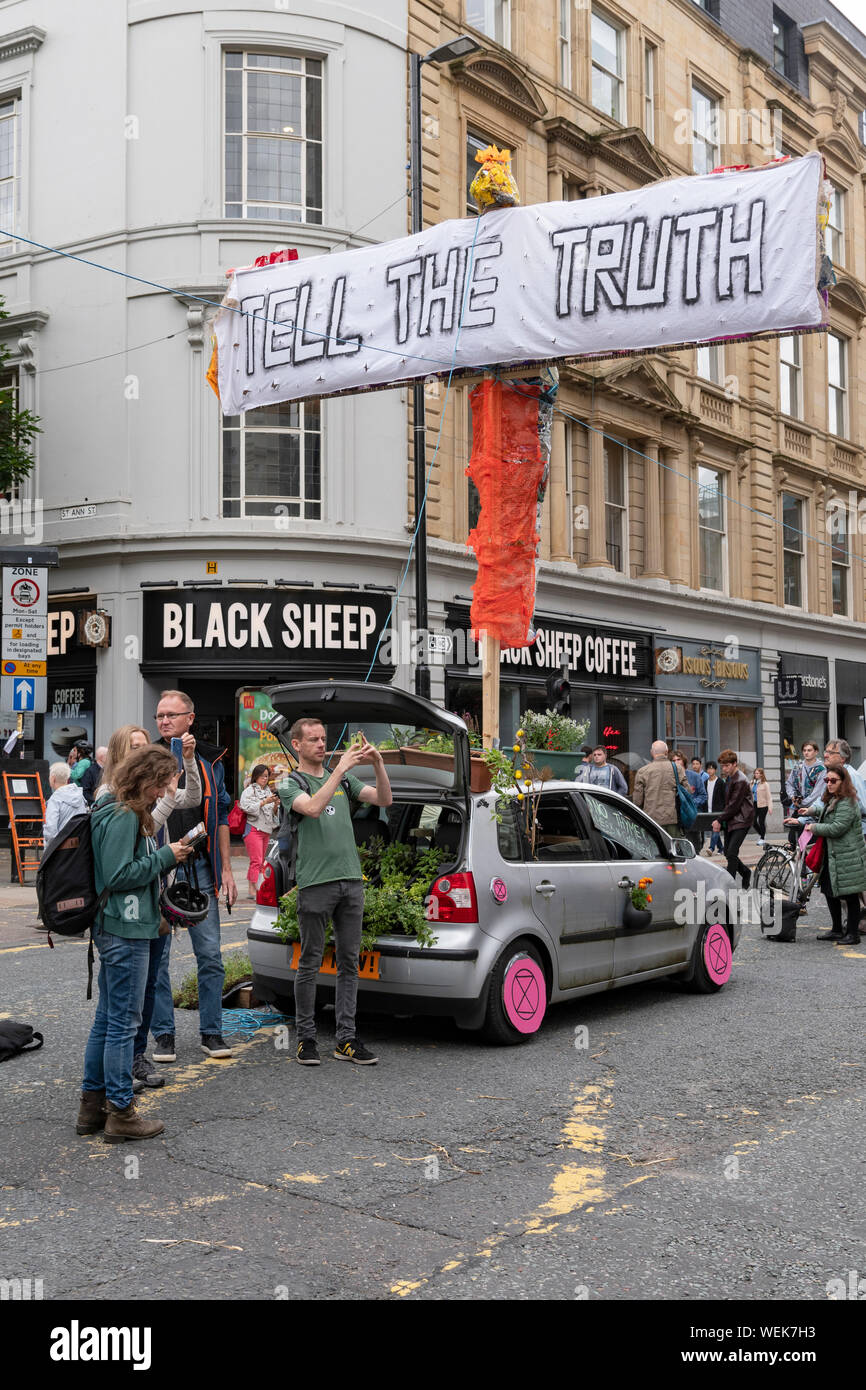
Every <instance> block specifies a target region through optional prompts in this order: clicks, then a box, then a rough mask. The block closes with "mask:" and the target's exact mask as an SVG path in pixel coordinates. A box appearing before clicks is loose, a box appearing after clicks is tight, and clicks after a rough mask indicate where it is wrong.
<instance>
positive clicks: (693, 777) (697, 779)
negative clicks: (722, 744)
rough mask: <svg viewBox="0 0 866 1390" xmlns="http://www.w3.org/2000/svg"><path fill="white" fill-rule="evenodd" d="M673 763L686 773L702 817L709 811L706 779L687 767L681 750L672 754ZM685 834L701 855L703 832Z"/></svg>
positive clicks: (697, 809)
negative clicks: (703, 813)
mask: <svg viewBox="0 0 866 1390" xmlns="http://www.w3.org/2000/svg"><path fill="white" fill-rule="evenodd" d="M671 762H672V763H674V765H675V766H676V767H678V768H679V769H680V771H681V772H684V773H685V777H686V781H687V782H688V784H689V791H690V792H691V794H692V800H693V801H694V803H695V810H696V811H697V813H698V815H701V813H702V812H704V811H706V809H707V789H706V787H705V786H704V779H703V777H702V776H701V774H700V770H698V771H695V770H694V768H691V767H687V766H686V755H685V753H683V752H681V751H680V749H679V748H675V749H674V751H673V753H671ZM684 834H685V837H686V839H687V840H690V841H691V843H692V844H693V845H694V847H695V854H700V852H701V850H702V849H703V847H704V835H703V831H702V830H686V831H684Z"/></svg>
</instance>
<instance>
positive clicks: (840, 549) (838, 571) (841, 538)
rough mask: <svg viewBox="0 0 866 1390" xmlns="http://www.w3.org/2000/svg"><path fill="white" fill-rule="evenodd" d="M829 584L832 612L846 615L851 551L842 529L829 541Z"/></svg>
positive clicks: (845, 533) (848, 609) (848, 604)
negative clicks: (830, 561)
mask: <svg viewBox="0 0 866 1390" xmlns="http://www.w3.org/2000/svg"><path fill="white" fill-rule="evenodd" d="M831 557H832V565H831V584H832V589H833V594H832V598H833V612H834V613H838V614H839V615H840V616H842V617H846V616H847V615H848V613H849V612H850V611H851V609H850V603H849V597H848V596H849V592H850V575H851V552H850V550H849V549H848V535H847V532H845V531H843V532H842V533H841V535H840V534H836V533H834V535H833V540H832V543H831Z"/></svg>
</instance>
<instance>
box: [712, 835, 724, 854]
mask: <svg viewBox="0 0 866 1390" xmlns="http://www.w3.org/2000/svg"><path fill="white" fill-rule="evenodd" d="M710 849H715V850H718V852H719V854H721V853H722V837H721V835H720V834H719V832H718V831H717V830H713V831H711V832H710Z"/></svg>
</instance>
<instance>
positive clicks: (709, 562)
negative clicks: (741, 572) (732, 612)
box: [698, 468, 725, 591]
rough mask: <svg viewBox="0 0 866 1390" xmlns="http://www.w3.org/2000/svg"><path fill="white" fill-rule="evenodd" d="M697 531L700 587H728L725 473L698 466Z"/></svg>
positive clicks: (720, 588) (722, 588) (721, 588)
mask: <svg viewBox="0 0 866 1390" xmlns="http://www.w3.org/2000/svg"><path fill="white" fill-rule="evenodd" d="M698 532H699V534H700V541H701V570H700V586H701V588H702V589H719V590H722V591H724V588H725V494H724V474H722V473H719V472H717V471H716V469H714V468H699V469H698Z"/></svg>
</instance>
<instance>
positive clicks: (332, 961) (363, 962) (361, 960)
mask: <svg viewBox="0 0 866 1390" xmlns="http://www.w3.org/2000/svg"><path fill="white" fill-rule="evenodd" d="M379 956H380V952H379V951H365V952H364V954H363V955H361V956H359V957H358V979H359V980H378V978H379ZM300 961H301V943H300V941H296V942H295V943H294V945H293V947H292V959H291V961H290V962H289V969H290V970H297V968H298V966H299V964H300ZM336 973H337V959H336V957H335V955H334V948H333V946H326V947H325V954H324V956H323V957H322V964H321V966H320V968H319V974H320V975H336Z"/></svg>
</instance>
